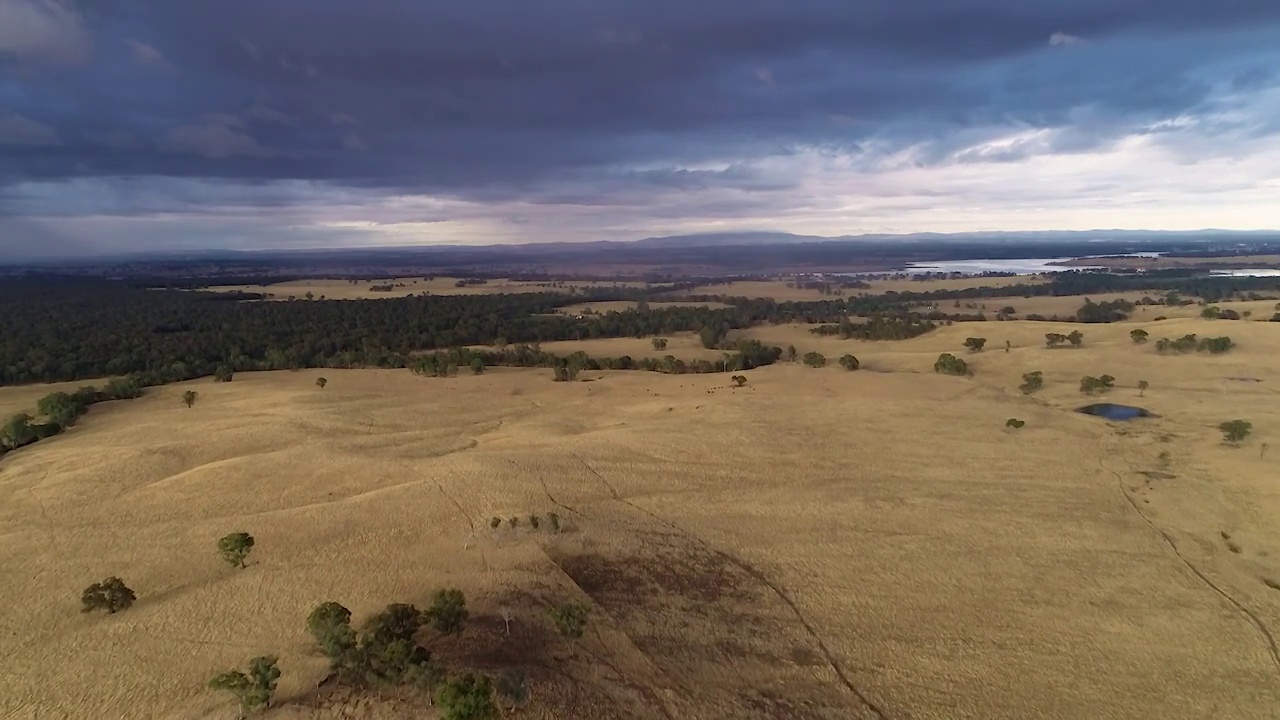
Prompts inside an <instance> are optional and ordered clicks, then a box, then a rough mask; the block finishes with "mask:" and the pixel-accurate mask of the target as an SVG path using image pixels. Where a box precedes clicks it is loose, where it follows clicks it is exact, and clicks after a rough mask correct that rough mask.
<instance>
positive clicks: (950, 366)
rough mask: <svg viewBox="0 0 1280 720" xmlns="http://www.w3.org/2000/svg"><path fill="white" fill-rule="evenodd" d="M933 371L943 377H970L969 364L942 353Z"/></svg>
mask: <svg viewBox="0 0 1280 720" xmlns="http://www.w3.org/2000/svg"><path fill="white" fill-rule="evenodd" d="M933 371H934V372H936V373H942V374H943V375H968V374H969V364H968V363H966V362H965V361H963V360H961V359H960V358H958V357H956V356H955V355H952V354H951V353H942V354H941V355H939V356H938V360H937V362H935V363H934V364H933Z"/></svg>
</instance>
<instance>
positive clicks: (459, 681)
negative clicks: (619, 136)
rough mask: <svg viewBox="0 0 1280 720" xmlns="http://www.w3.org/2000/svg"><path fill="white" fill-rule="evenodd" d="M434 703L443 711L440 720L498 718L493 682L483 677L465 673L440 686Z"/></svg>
mask: <svg viewBox="0 0 1280 720" xmlns="http://www.w3.org/2000/svg"><path fill="white" fill-rule="evenodd" d="M436 702H437V703H439V704H440V708H441V709H442V710H444V715H443V716H442V720H492V719H493V718H496V717H498V705H497V704H496V703H495V702H494V700H493V681H492V680H490V679H489V678H488V677H487V676H485V675H477V674H475V673H466V674H464V675H459V676H457V677H453V678H450V679H449V681H448V682H445V683H444V684H442V685H441V686H440V689H439V690H438V691H437V693H436Z"/></svg>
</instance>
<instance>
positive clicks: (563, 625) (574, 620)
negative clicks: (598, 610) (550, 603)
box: [549, 602, 591, 639]
mask: <svg viewBox="0 0 1280 720" xmlns="http://www.w3.org/2000/svg"><path fill="white" fill-rule="evenodd" d="M549 612H550V615H551V622H553V623H555V626H556V630H558V631H559V632H560V634H561V635H563V636H565V637H567V638H569V639H577V638H580V637H582V634H583V633H584V632H586V629H587V616H588V615H590V613H591V609H590V608H588V607H587V606H586V605H583V604H581V603H575V602H566V603H562V604H560V605H557V606H555V607H553V608H551V610H550V611H549Z"/></svg>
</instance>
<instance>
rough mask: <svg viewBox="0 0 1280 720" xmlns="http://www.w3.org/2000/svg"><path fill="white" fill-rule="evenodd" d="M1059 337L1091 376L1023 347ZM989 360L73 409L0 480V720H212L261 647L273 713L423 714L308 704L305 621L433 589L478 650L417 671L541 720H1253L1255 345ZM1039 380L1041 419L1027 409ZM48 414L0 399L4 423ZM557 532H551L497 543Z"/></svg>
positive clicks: (1263, 563)
mask: <svg viewBox="0 0 1280 720" xmlns="http://www.w3.org/2000/svg"><path fill="white" fill-rule="evenodd" d="M1014 304H1015V305H1016V304H1017V301H1016V299H1015V300H1014ZM1137 326H1141V327H1145V328H1146V329H1148V331H1150V332H1151V334H1152V337H1153V339H1155V338H1159V337H1162V336H1169V337H1177V336H1180V335H1182V334H1185V333H1188V332H1196V333H1199V334H1201V335H1218V334H1223V333H1227V334H1230V335H1231V336H1232V337H1233V338H1234V339H1235V340H1236V341H1237V342H1238V343H1239V347H1238V348H1237V349H1236V350H1235V351H1233V352H1232V353H1229V354H1227V355H1223V356H1217V357H1207V356H1202V355H1192V356H1181V357H1162V356H1159V355H1157V354H1155V352H1154V350H1153V349H1152V348H1151V346H1150V344H1148V345H1146V346H1135V345H1133V344H1132V343H1131V342H1130V341H1129V339H1128V332H1129V330H1131V329H1132V328H1134V327H1137ZM1077 328H1079V329H1082V330H1083V331H1084V333H1085V345H1084V347H1083V348H1079V349H1057V350H1048V349H1046V348H1044V347H1043V342H1042V339H1043V334H1044V333H1045V332H1050V331H1054V330H1059V331H1061V332H1068V331H1070V330H1071V329H1077ZM981 330H982V333H983V334H985V335H986V336H987V337H988V338H989V347H990V348H991V349H989V350H987V351H985V352H983V353H980V354H975V355H967V356H966V359H967V360H969V361H970V362H971V364H972V366H973V367H974V369H975V375H974V376H973V377H972V378H957V377H944V376H939V375H935V374H934V373H933V372H932V371H931V366H932V363H933V361H934V359H935V358H936V357H937V355H938V353H939V352H943V351H951V352H956V353H959V352H960V351H961V343H962V341H963V339H964V337H965V336H966V335H970V334H975V326H973V325H955V326H952V327H948V328H942V329H940V330H938V331H936V332H934V333H930V334H928V335H925V336H923V337H919V338H915V339H912V340H909V341H903V342H895V343H874V342H859V341H843V340H840V339H838V338H817V337H815V336H813V335H811V334H809V333H808V332H807V330H806V328H804V327H801V326H779V327H771V328H761V329H758V330H756V331H752V334H755V335H757V336H759V337H762V338H765V339H769V340H772V341H773V342H777V343H782V344H787V343H794V344H795V345H796V346H797V348H799V349H800V351H801V352H805V351H807V350H815V349H816V350H821V351H822V352H824V353H826V354H827V355H828V357H830V358H832V359H833V360H834V358H835V357H837V356H838V355H840V354H842V353H844V352H852V353H853V354H855V355H857V356H858V357H859V358H861V359H862V360H863V363H864V367H865V368H867V371H862V372H855V373H849V372H845V371H843V370H841V369H840V368H838V367H834V366H829V367H827V368H823V369H817V370H815V369H810V368H807V367H804V366H802V365H799V364H785V363H784V364H780V365H775V366H772V367H768V368H762V369H759V370H753V371H749V372H747V373H746V375H747V376H748V378H749V383H748V385H747V386H746V387H743V388H739V389H730V388H729V387H728V378H727V377H724V376H722V375H704V376H695V375H686V376H664V375H660V374H654V373H641V372H595V373H584V375H583V377H584V378H585V379H586V380H589V382H576V383H553V382H551V378H550V372H549V371H545V370H501V369H499V370H493V371H490V372H487V373H485V374H484V375H480V376H471V375H466V376H460V377H457V378H451V379H426V378H419V377H414V376H413V375H411V374H410V373H409V372H408V371H376V370H367V371H335V370H326V371H302V372H296V373H290V372H280V373H245V374H238V375H237V376H236V378H235V380H234V382H231V383H229V384H215V383H213V382H212V381H199V382H192V383H185V384H179V385H172V386H167V387H162V388H156V389H153V390H151V391H150V392H148V393H147V394H146V395H145V396H144V397H143V398H141V399H138V400H133V401H124V402H115V403H106V404H101V405H97V406H94V407H93V408H92V409H91V410H90V412H89V414H88V415H86V416H85V418H84V419H83V420H82V421H81V423H80V424H79V425H78V426H76V427H75V428H73V429H72V430H70V431H69V432H67V433H66V434H64V435H61V436H58V437H55V438H51V439H48V440H45V441H41V442H40V443H38V444H36V445H34V446H32V447H29V448H25V449H22V450H19V451H17V452H15V453H11V454H10V455H8V456H6V457H5V458H4V459H3V460H0V567H3V568H4V576H5V579H6V581H7V583H6V584H7V590H8V592H7V597H6V607H5V611H4V613H0V633H2V637H3V638H4V653H3V660H0V686H3V687H4V688H5V689H6V692H5V693H3V694H0V716H2V717H5V718H55V717H57V718H61V717H77V718H80V717H84V718H89V717H94V718H97V717H102V718H108V717H109V718H207V719H210V720H214V719H227V720H230V718H234V717H235V715H236V712H235V708H234V703H233V702H232V700H231V699H230V698H229V697H227V696H222V695H218V694H215V693H213V692H212V691H210V690H207V689H206V687H205V683H206V682H207V681H208V679H209V678H210V677H211V676H212V675H214V674H215V673H216V672H219V671H221V670H224V669H228V668H231V667H233V666H236V665H241V664H243V663H244V661H245V660H246V659H247V658H249V657H250V656H253V655H258V654H263V653H277V654H278V655H279V656H280V665H281V668H282V670H283V672H284V676H283V678H282V680H281V685H280V691H279V693H278V696H277V700H278V703H277V704H278V707H277V708H276V709H274V710H272V711H270V712H268V713H267V715H266V717H269V718H298V719H302V718H434V717H437V715H436V713H437V712H438V711H437V710H435V709H432V708H426V707H422V706H421V705H420V704H419V705H415V704H413V703H412V702H411V701H410V700H408V699H406V698H404V697H400V696H387V697H383V698H363V699H360V698H348V697H345V696H342V695H339V694H333V695H330V694H326V692H325V691H318V690H317V689H316V683H317V682H318V681H319V680H320V679H321V678H323V677H324V675H325V662H324V659H323V658H322V657H321V656H320V655H319V653H318V652H317V651H316V650H315V649H314V648H313V646H312V643H311V642H310V641H309V638H308V636H307V633H306V628H305V623H304V619H305V617H306V614H307V613H308V611H309V610H310V609H311V607H312V606H314V605H315V604H317V603H318V602H320V601H323V600H328V599H333V600H338V601H340V602H342V603H344V604H345V605H347V606H348V607H350V608H351V609H352V610H353V611H354V613H355V615H356V617H357V619H362V618H363V617H365V616H367V615H368V614H369V613H371V612H373V611H375V610H377V609H380V608H381V607H382V606H384V605H385V604H386V603H389V602H397V601H398V602H413V603H417V604H418V605H419V606H425V605H427V604H428V603H429V601H430V596H431V593H432V592H433V591H434V590H435V589H437V588H440V587H443V586H456V587H459V588H461V589H462V590H464V591H465V592H466V594H467V597H468V600H469V602H470V605H471V610H472V620H471V621H470V624H469V625H468V629H467V630H466V631H465V632H464V633H463V634H462V635H461V636H460V637H456V638H451V639H449V640H448V641H447V642H445V641H441V640H439V639H432V640H429V641H428V644H429V646H430V647H431V648H432V650H433V652H434V654H435V655H436V657H438V658H440V659H442V661H444V662H446V663H447V664H451V665H454V666H457V667H474V668H479V669H483V670H496V669H498V668H501V667H505V666H508V665H511V664H522V665H524V666H526V667H527V668H528V669H529V679H530V687H531V691H532V698H531V703H530V705H529V706H528V707H527V708H526V709H523V710H521V711H520V712H519V714H518V715H517V717H524V718H530V719H531V720H543V719H545V720H551V719H552V718H556V719H563V718H575V719H577V718H583V719H587V720H593V719H600V720H604V719H613V718H646V719H647V718H665V719H667V720H672V719H680V720H684V719H686V718H688V719H705V720H719V719H722V718H735V719H737V718H744V719H750V718H761V719H765V718H795V719H799V720H807V719H819V718H820V719H829V720H835V719H840V720H846V719H849V718H887V719H894V720H906V719H911V720H924V719H937V720H967V719H972V720H979V719H981V720H998V719H1008V720H1026V719H1028V718H1063V719H1068V718H1069V719H1075V718H1091V719H1092V718H1188V719H1191V718H1245V719H1247V718H1274V717H1277V713H1278V710H1277V708H1280V658H1278V657H1277V654H1276V646H1275V642H1274V640H1273V639H1272V633H1273V631H1274V630H1276V629H1280V590H1275V589H1272V588H1271V587H1268V586H1267V585H1266V584H1264V580H1266V579H1271V580H1273V581H1280V539H1278V538H1280V533H1277V530H1280V486H1277V484H1276V483H1277V478H1276V474H1275V470H1274V468H1275V462H1276V455H1275V453H1277V452H1280V449H1276V450H1272V452H1271V454H1268V455H1266V456H1265V457H1264V456H1262V452H1263V448H1264V445H1263V444H1264V443H1268V442H1272V443H1274V442H1275V440H1274V438H1277V437H1280V402H1277V400H1278V398H1277V395H1278V394H1280V361H1278V360H1277V358H1280V334H1277V333H1276V331H1275V326H1272V325H1267V324H1263V323H1245V322H1226V321H1218V322H1209V321H1201V320H1198V319H1170V320H1166V321H1162V322H1159V323H1152V322H1139V323H1135V322H1127V323H1118V324H1114V325H1090V326H1083V327H1082V326H1075V325H1065V324H1064V325H1057V324H1047V323H1025V322H1005V323H988V324H986V325H985V326H983V327H982V328H981ZM686 340H689V341H691V342H696V341H694V340H691V339H689V338H672V348H671V349H670V350H669V352H671V353H672V354H676V355H677V356H682V357H684V355H682V353H681V352H677V350H685V349H687V348H686V347H685V345H686ZM1006 340H1008V341H1009V342H1010V343H1011V345H1012V346H1013V349H1012V350H1011V351H1010V352H1005V351H1004V349H1003V347H1004V343H1005V341H1006ZM609 342H622V341H609ZM637 342H640V341H637ZM643 342H645V343H647V340H646V341H643ZM677 343H680V344H679V345H677ZM609 354H613V351H612V350H611V351H610V353H609ZM634 354H638V353H634ZM1031 370H1042V371H1043V372H1044V374H1045V380H1046V388H1045V389H1044V390H1043V391H1042V392H1040V393H1038V394H1036V395H1034V396H1030V397H1026V396H1023V395H1022V394H1021V393H1019V392H1018V391H1017V389H1016V386H1017V384H1018V382H1019V381H1020V376H1021V374H1022V373H1024V372H1028V371H1031ZM1103 373H1109V374H1112V375H1114V376H1115V377H1116V378H1117V379H1118V380H1117V385H1118V387H1117V389H1115V390H1114V391H1112V392H1111V393H1110V395H1109V397H1108V398H1107V399H1108V400H1111V401H1115V402H1134V403H1139V404H1141V405H1143V406H1144V407H1147V408H1150V409H1151V410H1152V411H1154V412H1156V413H1157V414H1158V415H1159V417H1158V418H1149V419H1143V420H1137V421H1132V422H1129V423H1111V422H1107V421H1104V420H1102V419H1099V418H1095V417H1089V416H1085V415H1082V414H1079V413H1075V412H1073V409H1074V408H1075V407H1077V406H1079V405H1082V404H1084V403H1085V400H1084V399H1083V398H1082V397H1081V395H1080V394H1079V392H1078V390H1077V385H1078V382H1079V378H1080V377H1081V375H1085V374H1089V375H1100V374H1103ZM321 374H323V375H325V376H326V377H327V378H328V379H329V385H328V387H327V388H325V389H324V390H320V389H319V388H317V387H316V386H315V385H314V380H315V378H316V377H317V376H319V375H321ZM1239 378H1250V379H1249V380H1241V379H1239ZM1140 379H1145V380H1148V381H1149V382H1150V384H1151V387H1150V389H1149V390H1148V391H1147V392H1146V395H1145V397H1142V398H1139V396H1138V391H1137V390H1136V389H1135V388H1134V386H1135V385H1136V383H1137V382H1138V380H1140ZM190 388H195V389H197V390H198V391H199V392H200V398H199V400H198V401H197V402H196V404H195V406H194V407H193V408H191V409H188V408H186V407H184V406H183V405H182V403H181V402H180V401H179V398H180V396H181V394H182V392H183V391H184V390H186V389H190ZM49 389H50V388H49V387H48V386H45V387H41V388H38V389H33V388H15V389H3V390H0V407H3V408H4V409H6V410H10V409H13V408H14V407H17V406H21V405H23V404H33V403H34V399H35V398H37V397H39V396H40V395H41V394H43V393H44V392H47V391H48V390H49ZM1010 417H1017V418H1021V419H1023V420H1025V421H1026V422H1027V425H1026V427H1025V428H1023V429H1022V430H1019V431H1012V430H1007V429H1005V427H1004V423H1005V420H1006V419H1007V418H1010ZM1237 417H1239V418H1244V419H1247V420H1250V421H1252V422H1253V424H1254V436H1253V437H1251V438H1249V439H1248V440H1247V441H1246V442H1245V443H1244V445H1243V446H1242V447H1240V448H1232V447H1229V446H1226V445H1224V444H1223V443H1222V441H1221V436H1220V433H1219V432H1218V431H1217V430H1216V429H1215V426H1216V425H1217V424H1218V423H1219V422H1221V421H1223V420H1228V419H1232V418H1237ZM550 511H556V512H558V513H560V515H561V516H562V517H564V518H565V519H566V520H567V521H568V522H569V525H570V526H569V528H568V531H567V532H565V533H563V534H551V533H549V532H547V531H546V530H545V529H543V530H541V531H538V532H533V531H531V530H529V529H528V528H527V526H526V528H525V529H524V530H519V531H514V532H513V531H510V530H508V529H506V528H503V529H502V530H500V531H498V532H496V533H494V532H491V531H490V530H489V528H488V523H487V520H488V518H489V517H491V516H495V515H496V516H501V517H509V516H513V515H518V516H527V515H529V514H530V513H539V514H542V515H544V516H545V514H546V513H548V512H550ZM237 530H244V531H248V532H250V533H252V534H253V535H254V536H255V537H256V538H257V547H256V548H255V550H254V552H253V554H252V555H251V557H250V564H249V566H248V567H247V568H246V569H243V570H236V569H233V568H231V567H229V566H227V565H226V564H225V563H223V562H222V561H221V560H220V559H219V558H218V557H217V555H216V553H215V550H214V542H215V540H216V539H217V538H218V537H220V536H221V535H223V534H225V533H228V532H231V531H237ZM112 574H115V575H119V576H120V577H122V578H124V579H125V580H126V581H127V582H128V583H129V584H130V586H132V587H133V588H134V589H135V590H136V591H137V592H138V595H139V600H138V603H137V604H136V605H135V606H134V607H133V608H131V609H129V610H128V611H126V612H123V613H120V614H117V615H113V616H105V615H83V614H81V613H80V612H79V611H78V610H79V608H78V598H79V593H80V591H81V589H82V588H84V587H85V586H86V585H87V584H89V583H90V582H93V581H96V580H99V579H101V578H103V577H105V576H107V575H112ZM561 599H581V600H583V601H586V602H589V603H591V605H592V608H593V610H592V616H591V623H592V624H591V629H590V630H589V631H588V633H587V635H586V637H585V638H584V639H583V640H582V641H581V642H580V643H579V644H578V645H577V646H576V647H575V646H571V645H569V644H568V643H567V642H566V641H563V640H560V639H559V638H557V637H555V636H554V635H553V633H552V631H551V630H550V628H549V623H548V621H547V620H546V619H545V612H544V608H545V607H546V606H547V605H548V604H549V603H551V602H554V601H557V600H561ZM503 604H510V605H512V606H513V607H515V608H516V613H515V620H514V622H513V624H512V631H511V635H510V637H507V636H506V635H505V634H504V633H503V630H502V627H503V623H502V621H501V620H500V619H499V617H498V608H499V606H501V605H503Z"/></svg>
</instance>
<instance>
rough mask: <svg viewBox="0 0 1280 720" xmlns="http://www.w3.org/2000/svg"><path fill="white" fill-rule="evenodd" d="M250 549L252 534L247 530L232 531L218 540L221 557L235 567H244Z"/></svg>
mask: <svg viewBox="0 0 1280 720" xmlns="http://www.w3.org/2000/svg"><path fill="white" fill-rule="evenodd" d="M250 550H253V536H252V535H250V534H249V533H247V532H233V533H231V534H230V535H226V536H223V537H222V538H221V539H219V540H218V552H219V553H220V554H221V555H222V559H223V560H226V561H227V562H228V563H230V564H232V565H234V566H235V567H239V568H242V567H244V561H245V558H247V557H249V551H250Z"/></svg>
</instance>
